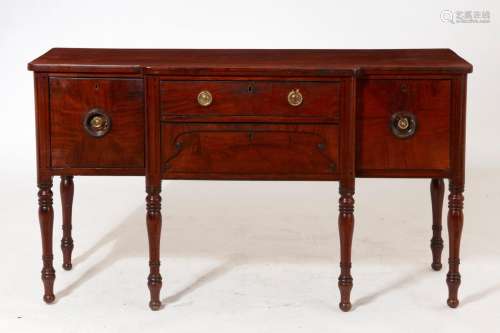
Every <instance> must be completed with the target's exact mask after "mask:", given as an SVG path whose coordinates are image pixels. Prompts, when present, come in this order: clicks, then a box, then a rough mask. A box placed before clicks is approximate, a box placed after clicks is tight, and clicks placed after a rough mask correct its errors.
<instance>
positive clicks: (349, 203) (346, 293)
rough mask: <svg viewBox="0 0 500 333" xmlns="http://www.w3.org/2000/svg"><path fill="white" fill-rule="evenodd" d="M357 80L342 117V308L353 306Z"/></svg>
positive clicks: (349, 85)
mask: <svg viewBox="0 0 500 333" xmlns="http://www.w3.org/2000/svg"><path fill="white" fill-rule="evenodd" d="M357 84H358V83H357V79H356V78H351V79H350V80H348V82H347V84H346V87H347V89H346V90H345V95H346V97H345V100H346V104H345V107H344V108H343V109H342V111H341V116H340V123H341V126H340V160H341V165H340V184H339V193H340V199H339V217H338V227H339V236H340V276H339V278H338V286H339V289H340V303H339V307H340V309H341V310H342V311H344V312H345V311H349V310H350V309H351V299H350V298H351V290H352V287H353V278H352V276H351V266H352V264H351V248H352V237H353V231H354V187H355V186H354V170H355V149H354V148H355V115H356V86H357Z"/></svg>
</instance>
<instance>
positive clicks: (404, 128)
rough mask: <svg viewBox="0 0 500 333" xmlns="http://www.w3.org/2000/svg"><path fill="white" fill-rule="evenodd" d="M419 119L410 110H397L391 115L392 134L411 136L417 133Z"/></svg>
mask: <svg viewBox="0 0 500 333" xmlns="http://www.w3.org/2000/svg"><path fill="white" fill-rule="evenodd" d="M416 129H417V119H416V117H415V115H414V114H413V113H410V112H396V113H394V114H393V115H392V116H391V130H392V134H394V136H396V137H397V138H400V139H404V138H409V137H411V136H413V135H414V134H415V131H416Z"/></svg>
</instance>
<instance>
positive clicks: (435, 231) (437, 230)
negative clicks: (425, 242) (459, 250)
mask: <svg viewBox="0 0 500 333" xmlns="http://www.w3.org/2000/svg"><path fill="white" fill-rule="evenodd" d="M443 199H444V182H443V180H442V179H433V180H432V181H431V201H432V238H431V250H432V265H431V267H432V269H433V270H435V271H439V270H441V267H443V265H442V264H441V253H442V252H443V238H441V230H443V224H442V213H443Z"/></svg>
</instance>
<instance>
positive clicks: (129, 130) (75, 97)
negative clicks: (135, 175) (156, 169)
mask: <svg viewBox="0 0 500 333" xmlns="http://www.w3.org/2000/svg"><path fill="white" fill-rule="evenodd" d="M49 84H50V136H51V140H50V150H51V167H52V168H53V169H58V168H83V169H85V168H120V169H127V168H130V169H139V168H144V97H143V96H144V85H143V80H142V79H133V78H112V79H110V78H65V77H64V78H63V77H51V78H50V80H49Z"/></svg>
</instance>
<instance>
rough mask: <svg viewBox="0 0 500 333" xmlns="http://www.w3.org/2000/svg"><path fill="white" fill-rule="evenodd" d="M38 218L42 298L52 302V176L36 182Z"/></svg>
mask: <svg viewBox="0 0 500 333" xmlns="http://www.w3.org/2000/svg"><path fill="white" fill-rule="evenodd" d="M38 188H39V191H38V218H39V221H40V230H41V233H42V261H43V268H42V281H43V286H44V295H43V300H44V301H45V302H46V303H52V302H54V300H55V296H54V280H55V279H56V271H55V270H54V266H53V265H52V262H53V259H54V255H53V253H52V232H53V229H52V228H53V224H54V211H53V208H52V178H49V179H47V180H46V181H43V182H39V183H38Z"/></svg>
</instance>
